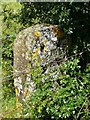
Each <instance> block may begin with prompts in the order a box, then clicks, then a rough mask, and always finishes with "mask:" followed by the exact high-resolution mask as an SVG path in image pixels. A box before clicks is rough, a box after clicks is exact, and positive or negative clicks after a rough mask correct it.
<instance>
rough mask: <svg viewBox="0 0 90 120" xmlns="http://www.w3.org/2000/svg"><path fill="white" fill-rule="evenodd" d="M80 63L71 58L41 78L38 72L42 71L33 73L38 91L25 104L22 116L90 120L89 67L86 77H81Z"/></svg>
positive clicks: (58, 119) (42, 119)
mask: <svg viewBox="0 0 90 120" xmlns="http://www.w3.org/2000/svg"><path fill="white" fill-rule="evenodd" d="M78 62H79V59H78V58H75V57H71V59H70V60H68V61H67V62H65V63H63V64H61V65H57V66H55V67H53V68H52V69H51V70H50V71H49V73H47V74H44V75H40V76H38V77H36V71H38V70H39V71H38V72H39V73H42V71H41V70H40V68H37V70H36V68H35V69H33V72H32V76H33V78H32V79H33V81H34V82H35V91H34V93H32V96H31V98H29V99H28V101H27V102H26V103H25V106H24V107H25V108H26V109H25V111H24V112H23V114H26V113H28V114H26V115H27V117H30V116H31V119H33V120H36V119H37V120H48V119H49V120H63V119H66V120H78V119H82V120H84V119H85V120H89V119H90V115H89V112H90V110H89V99H90V98H89V97H90V96H89V92H90V81H89V79H90V75H89V73H88V72H90V67H89V68H87V69H86V73H87V75H86V73H81V72H80V66H79V65H78ZM38 72H37V75H38ZM30 108H31V109H30Z"/></svg>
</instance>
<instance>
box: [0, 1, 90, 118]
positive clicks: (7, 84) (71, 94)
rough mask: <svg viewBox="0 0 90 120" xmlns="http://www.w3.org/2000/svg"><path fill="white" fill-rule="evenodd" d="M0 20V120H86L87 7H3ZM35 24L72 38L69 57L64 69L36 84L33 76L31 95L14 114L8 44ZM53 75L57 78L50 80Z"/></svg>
mask: <svg viewBox="0 0 90 120" xmlns="http://www.w3.org/2000/svg"><path fill="white" fill-rule="evenodd" d="M1 17H2V18H3V25H2V67H3V69H2V73H3V80H2V84H3V87H2V88H3V104H2V115H3V117H4V118H14V117H18V118H19V117H23V118H28V117H30V118H32V119H33V120H40V119H41V120H43V119H44V120H45V119H46V120H47V119H52V120H58V119H61V120H63V119H64V120H79V119H80V120H89V119H90V103H89V101H90V65H89V63H90V34H89V31H90V22H89V21H90V9H89V3H85V2H83V3H34V2H32V3H29V2H24V3H19V2H16V3H15V2H14V3H12V2H8V3H7V2H4V3H3V4H2V15H1ZM38 23H40V24H41V23H48V24H57V25H59V26H60V29H63V30H64V31H65V32H66V33H67V34H69V35H70V36H71V38H72V47H71V52H70V56H71V57H68V60H67V61H66V62H65V63H64V64H63V63H62V64H60V65H58V66H56V67H55V68H53V71H50V73H48V74H46V75H41V76H40V78H39V77H38V78H36V79H35V77H36V76H37V75H38V73H40V72H41V71H38V69H37V71H38V72H35V70H33V73H32V74H33V80H34V81H35V83H36V84H35V85H36V90H35V91H34V94H32V97H31V99H28V101H27V102H26V104H24V108H23V110H22V109H21V108H20V109H18V110H17V109H16V107H15V103H16V102H15V93H14V86H13V67H12V65H13V54H12V51H13V41H14V39H15V38H16V35H17V33H19V31H20V30H22V29H24V28H27V27H29V26H31V25H34V24H38ZM74 56H76V57H74ZM39 70H40V69H39ZM54 71H57V73H58V72H59V73H60V74H59V75H58V76H55V75H52V73H54ZM54 77H56V78H58V79H56V78H54ZM44 79H46V80H44ZM42 80H43V81H42ZM7 103H8V104H9V105H8V104H7ZM7 111H8V112H7ZM11 111H12V112H11Z"/></svg>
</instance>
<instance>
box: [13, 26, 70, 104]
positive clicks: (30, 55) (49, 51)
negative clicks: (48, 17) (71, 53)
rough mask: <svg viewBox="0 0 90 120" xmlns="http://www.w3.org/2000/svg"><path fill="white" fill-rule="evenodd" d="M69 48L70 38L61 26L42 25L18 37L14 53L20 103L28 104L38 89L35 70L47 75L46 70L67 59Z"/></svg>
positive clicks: (25, 30)
mask: <svg viewBox="0 0 90 120" xmlns="http://www.w3.org/2000/svg"><path fill="white" fill-rule="evenodd" d="M69 47H70V41H69V39H67V35H66V34H65V33H64V32H63V31H61V30H60V29H59V28H58V26H57V25H47V24H41V25H39V24H38V25H34V26H31V27H29V28H27V29H24V30H22V31H21V32H20V33H19V34H18V35H17V38H16V39H15V41H14V48H13V51H14V86H15V90H16V97H17V101H18V102H20V103H21V102H22V100H26V98H27V97H29V96H30V93H31V92H32V91H33V89H34V82H33V80H32V75H31V73H30V70H31V69H32V67H34V66H41V67H42V70H43V72H42V74H44V73H45V72H46V71H47V69H48V67H46V69H45V70H44V68H45V66H46V65H47V64H50V66H51V67H52V65H53V66H55V65H56V64H59V63H60V60H65V59H66V57H67V53H68V50H69ZM37 61H38V62H37ZM53 61H55V62H53ZM50 66H49V67H50Z"/></svg>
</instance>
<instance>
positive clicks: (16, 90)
mask: <svg viewBox="0 0 90 120" xmlns="http://www.w3.org/2000/svg"><path fill="white" fill-rule="evenodd" d="M15 92H16V102H18V89H17V88H15Z"/></svg>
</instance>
